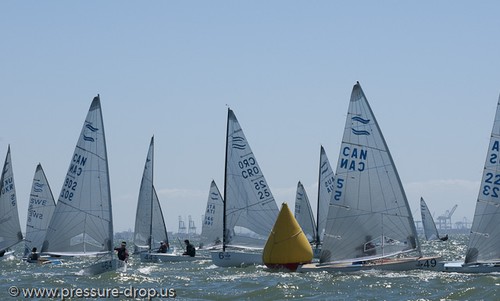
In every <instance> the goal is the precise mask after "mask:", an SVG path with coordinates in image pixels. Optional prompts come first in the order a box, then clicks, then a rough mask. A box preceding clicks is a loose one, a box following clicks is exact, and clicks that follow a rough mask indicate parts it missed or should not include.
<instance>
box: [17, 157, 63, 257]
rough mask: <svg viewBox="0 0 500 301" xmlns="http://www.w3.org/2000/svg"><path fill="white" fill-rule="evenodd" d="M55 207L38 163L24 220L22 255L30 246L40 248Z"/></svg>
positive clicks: (25, 254)
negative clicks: (26, 216)
mask: <svg viewBox="0 0 500 301" xmlns="http://www.w3.org/2000/svg"><path fill="white" fill-rule="evenodd" d="M55 208H56V203H55V201H54V196H53V195H52V190H51V189H50V186H49V182H48V181H47V177H46V176H45V173H44V172H43V168H42V165H41V164H38V165H37V167H36V170H35V175H34V176H33V184H32V186H31V194H30V202H29V206H28V218H27V220H26V238H25V239H24V243H25V244H24V257H26V256H28V254H29V253H30V252H31V249H32V248H34V247H35V248H37V250H41V249H42V245H43V240H44V239H45V235H46V234H47V227H48V226H49V222H50V219H51V218H52V214H53V213H54V209H55Z"/></svg>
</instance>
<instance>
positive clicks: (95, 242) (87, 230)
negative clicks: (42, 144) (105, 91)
mask: <svg viewBox="0 0 500 301" xmlns="http://www.w3.org/2000/svg"><path fill="white" fill-rule="evenodd" d="M112 250H113V218H112V211H111V193H110V186H109V170H108V156H107V152H106V140H105V135H104V124H103V120H102V111H101V103H100V99H99V95H98V96H97V97H94V99H93V101H92V104H91V105H90V109H89V111H88V114H87V117H86V118H85V122H84V124H83V127H82V131H81V133H80V136H79V138H78V142H77V144H76V147H75V152H74V153H73V156H72V157H71V161H70V165H69V168H68V172H67V174H66V178H65V180H64V184H63V187H62V189H61V193H60V194H59V198H58V201H57V205H56V209H55V211H54V214H53V216H52V219H51V221H50V224H49V227H48V230H47V236H46V238H45V241H44V243H43V247H42V252H45V253H51V254H59V255H71V256H78V255H96V254H99V253H103V254H104V253H110V254H111V252H112Z"/></svg>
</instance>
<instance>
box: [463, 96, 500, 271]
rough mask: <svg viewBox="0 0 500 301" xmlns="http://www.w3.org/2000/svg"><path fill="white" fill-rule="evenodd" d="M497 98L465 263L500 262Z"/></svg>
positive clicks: (499, 106)
mask: <svg viewBox="0 0 500 301" xmlns="http://www.w3.org/2000/svg"><path fill="white" fill-rule="evenodd" d="M499 223H500V98H499V101H498V104H497V110H496V114H495V121H494V123H493V129H492V131H491V138H490V144H489V147H488V153H487V155H486V162H485V164H484V171H483V177H482V180H481V188H480V190H479V196H478V198H477V203H476V210H475V212H474V220H473V222H472V228H471V233H470V236H469V244H468V248H467V253H466V257H465V263H466V264H471V263H487V262H500V227H499Z"/></svg>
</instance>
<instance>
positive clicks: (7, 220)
mask: <svg viewBox="0 0 500 301" xmlns="http://www.w3.org/2000/svg"><path fill="white" fill-rule="evenodd" d="M22 240H23V235H22V233H21V225H20V223H19V214H18V211H17V198H16V186H15V185H14V173H13V171H12V161H11V158H10V145H9V147H8V149H7V155H6V156H5V162H4V164H3V170H2V177H1V183H0V251H4V250H6V249H8V248H10V247H12V246H13V245H15V244H17V243H19V242H20V241H22Z"/></svg>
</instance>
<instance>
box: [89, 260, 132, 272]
mask: <svg viewBox="0 0 500 301" xmlns="http://www.w3.org/2000/svg"><path fill="white" fill-rule="evenodd" d="M126 267H127V264H126V263H125V262H124V261H122V260H118V259H109V260H103V261H99V262H97V263H94V264H93V265H90V266H88V267H85V268H84V269H83V270H82V274H84V275H98V274H102V273H106V272H111V271H116V270H119V269H122V270H126Z"/></svg>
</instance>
